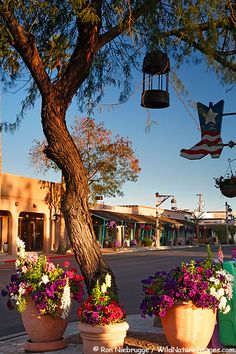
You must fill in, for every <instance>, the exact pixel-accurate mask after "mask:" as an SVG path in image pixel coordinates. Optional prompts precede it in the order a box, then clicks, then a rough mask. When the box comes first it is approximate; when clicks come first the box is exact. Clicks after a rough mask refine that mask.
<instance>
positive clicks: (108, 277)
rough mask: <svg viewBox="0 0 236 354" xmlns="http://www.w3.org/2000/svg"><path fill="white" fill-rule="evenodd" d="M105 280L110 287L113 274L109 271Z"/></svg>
mask: <svg viewBox="0 0 236 354" xmlns="http://www.w3.org/2000/svg"><path fill="white" fill-rule="evenodd" d="M105 282H106V286H107V288H110V287H111V275H110V274H109V273H107V275H106V277H105Z"/></svg>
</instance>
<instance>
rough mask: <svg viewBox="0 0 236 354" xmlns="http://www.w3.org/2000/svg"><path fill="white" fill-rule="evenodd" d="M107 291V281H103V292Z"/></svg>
mask: <svg viewBox="0 0 236 354" xmlns="http://www.w3.org/2000/svg"><path fill="white" fill-rule="evenodd" d="M106 291H107V286H106V284H105V283H103V284H102V286H101V292H102V293H105V292H106Z"/></svg>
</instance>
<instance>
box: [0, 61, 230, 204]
mask: <svg viewBox="0 0 236 354" xmlns="http://www.w3.org/2000/svg"><path fill="white" fill-rule="evenodd" d="M178 75H179V77H180V78H181V80H182V81H183V83H184V85H185V87H186V89H187V90H188V92H189V95H188V96H187V97H183V101H184V102H185V104H187V103H188V101H189V100H191V101H193V102H195V103H196V102H198V101H199V102H201V103H203V104H205V105H208V104H209V102H210V101H211V102H213V103H214V104H215V103H216V102H218V101H219V100H221V99H223V100H224V101H225V108H224V113H226V112H236V103H235V89H232V90H230V91H229V92H227V89H228V87H222V86H221V85H220V83H219V81H217V79H216V78H215V75H214V74H213V73H212V72H211V71H207V69H206V67H205V66H204V65H198V66H196V65H190V64H189V65H187V64H186V65H184V66H183V67H182V68H181V70H179V73H178ZM141 81H142V75H141V73H140V74H139V73H136V74H135V81H134V85H133V87H134V90H135V93H134V94H133V95H132V96H131V98H130V99H129V100H128V102H126V103H125V104H123V105H116V106H112V104H113V103H117V101H118V93H117V92H116V91H115V90H111V89H109V90H107V94H106V95H105V97H104V100H103V104H101V105H100V107H98V109H97V111H96V112H95V115H94V118H95V119H96V120H97V121H103V122H104V124H105V127H107V128H109V129H111V130H112V131H113V132H114V134H120V135H121V136H124V137H127V136H128V137H129V138H130V139H131V141H132V142H133V147H134V148H135V151H136V155H137V157H138V158H139V160H140V165H141V168H142V171H141V174H140V177H139V179H138V181H137V182H136V183H126V184H125V186H124V188H123V191H124V193H125V195H124V197H117V198H105V199H104V202H105V203H109V204H142V205H150V206H154V205H155V193H156V192H159V193H160V194H171V195H175V197H176V200H177V207H178V208H181V209H187V208H189V209H196V208H197V207H198V197H197V194H200V193H202V194H203V199H204V201H205V206H204V210H224V205H225V202H226V201H227V202H228V204H230V205H231V207H232V208H233V211H236V199H228V198H225V197H223V196H222V195H221V193H220V191H219V189H216V188H215V186H214V177H219V176H221V175H223V176H224V175H225V173H226V170H227V168H228V159H229V158H230V159H234V158H236V147H235V148H233V149H230V148H228V147H225V148H224V149H223V152H222V154H221V157H220V158H219V159H211V157H209V156H206V157H204V158H203V159H201V160H196V161H190V160H187V159H185V158H182V157H180V156H179V152H180V150H181V149H182V148H190V147H191V146H193V145H195V144H196V143H197V142H198V141H199V140H200V132H199V130H198V129H197V123H198V114H197V110H196V109H195V110H194V109H192V110H191V114H192V115H193V117H192V116H190V115H189V113H188V112H187V110H186V109H185V106H184V104H183V101H182V100H180V99H179V97H178V95H177V94H176V92H175V90H174V88H173V87H172V85H171V86H170V90H169V91H170V107H169V108H166V109H161V110H149V114H150V119H151V120H152V121H154V123H153V124H152V125H151V128H150V131H149V132H145V127H146V124H147V119H148V112H147V111H146V110H145V109H144V108H142V107H141V106H140V97H141V85H140V83H141ZM12 91H13V92H14V90H12ZM22 98H23V93H21V92H17V93H3V92H2V95H1V119H2V121H5V120H9V121H14V119H15V114H16V113H17V112H19V105H20V102H21V100H22ZM76 115H77V116H79V117H83V116H85V114H84V115H83V114H81V113H80V112H79V111H78V109H77V107H76V104H75V103H73V104H72V105H71V107H70V109H69V111H68V116H67V117H68V125H69V126H70V125H71V124H72V122H73V119H74V117H75V116H76ZM235 132H236V116H226V117H224V118H223V123H222V140H223V142H224V143H227V142H228V141H229V140H235V141H236V137H235ZM42 137H43V133H42V128H41V122H40V100H39V101H38V102H37V104H36V106H35V108H34V110H31V111H29V112H28V113H27V114H26V117H25V119H24V121H23V122H22V124H21V127H20V128H19V129H18V130H17V131H16V132H15V133H14V134H10V133H8V134H6V133H3V136H2V141H3V147H2V150H3V172H7V173H12V174H17V175H22V176H29V177H35V178H44V179H52V180H59V176H56V175H55V174H53V173H48V174H47V175H45V176H43V175H36V174H35V173H34V170H33V168H32V167H30V164H29V158H28V153H29V149H30V147H31V145H32V142H33V140H34V139H41V138H42ZM232 168H233V170H234V171H235V170H236V161H235V162H232ZM163 206H165V207H166V208H169V207H170V201H166V202H165V204H163Z"/></svg>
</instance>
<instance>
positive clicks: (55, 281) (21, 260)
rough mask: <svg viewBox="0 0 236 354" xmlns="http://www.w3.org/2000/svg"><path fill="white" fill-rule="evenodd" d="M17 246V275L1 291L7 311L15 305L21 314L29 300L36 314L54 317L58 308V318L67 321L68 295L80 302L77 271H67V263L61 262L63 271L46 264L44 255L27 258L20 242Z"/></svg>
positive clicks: (28, 256)
mask: <svg viewBox="0 0 236 354" xmlns="http://www.w3.org/2000/svg"><path fill="white" fill-rule="evenodd" d="M17 246H18V248H19V252H18V256H17V260H16V262H15V267H16V272H15V273H14V274H13V275H12V276H11V282H10V284H9V285H7V286H6V289H3V290H2V295H3V296H8V297H9V300H8V302H7V305H8V308H9V309H14V308H15V305H16V308H17V310H18V311H19V312H23V311H24V310H25V307H26V301H27V298H29V297H30V298H31V299H32V300H33V301H34V302H35V305H36V308H37V310H38V312H39V314H41V315H51V316H52V317H55V316H56V312H57V310H58V308H61V309H62V314H61V318H66V317H67V316H68V315H69V311H70V307H71V295H73V298H74V299H75V300H76V301H78V302H80V301H81V300H82V296H83V286H82V281H83V277H82V276H80V275H78V274H76V269H70V270H69V269H68V267H69V262H64V267H65V268H66V270H64V269H62V268H59V267H58V266H57V267H56V266H55V265H54V264H53V263H52V262H50V261H48V260H47V257H46V256H45V255H40V256H38V255H37V254H36V253H29V254H27V255H26V253H25V244H24V242H23V241H22V240H20V239H19V238H17Z"/></svg>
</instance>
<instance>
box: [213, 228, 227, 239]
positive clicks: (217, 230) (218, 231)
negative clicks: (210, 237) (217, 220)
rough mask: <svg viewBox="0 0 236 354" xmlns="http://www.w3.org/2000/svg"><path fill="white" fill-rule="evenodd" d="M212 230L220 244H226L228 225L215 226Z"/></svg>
mask: <svg viewBox="0 0 236 354" xmlns="http://www.w3.org/2000/svg"><path fill="white" fill-rule="evenodd" d="M212 230H214V231H215V233H216V235H217V237H218V239H219V242H220V243H221V244H224V243H226V242H227V234H226V225H225V224H224V225H213V226H212Z"/></svg>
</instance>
